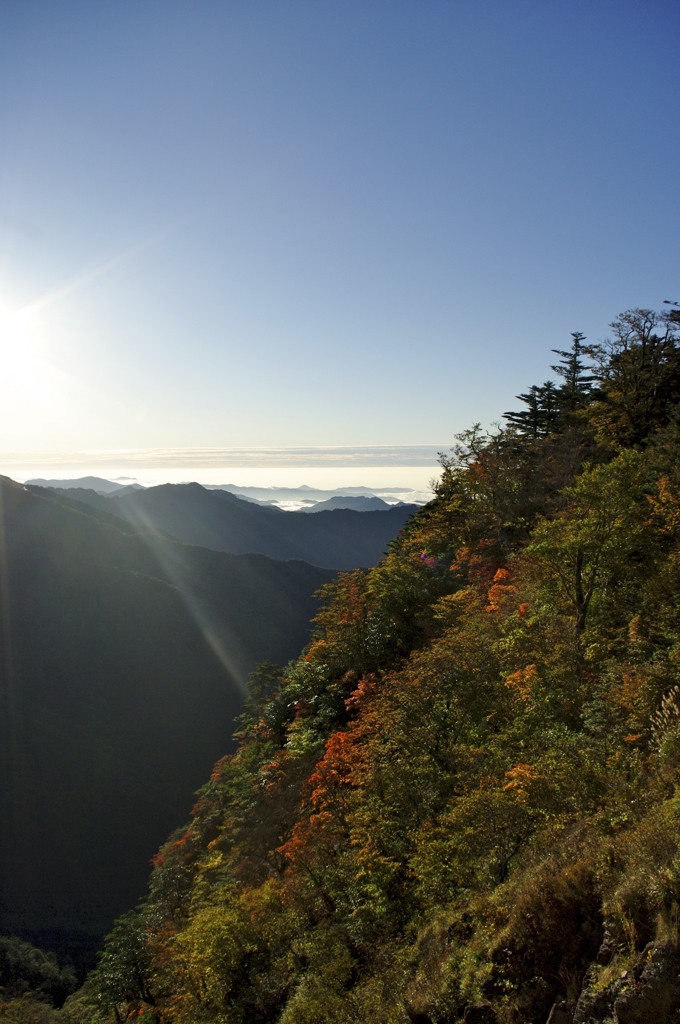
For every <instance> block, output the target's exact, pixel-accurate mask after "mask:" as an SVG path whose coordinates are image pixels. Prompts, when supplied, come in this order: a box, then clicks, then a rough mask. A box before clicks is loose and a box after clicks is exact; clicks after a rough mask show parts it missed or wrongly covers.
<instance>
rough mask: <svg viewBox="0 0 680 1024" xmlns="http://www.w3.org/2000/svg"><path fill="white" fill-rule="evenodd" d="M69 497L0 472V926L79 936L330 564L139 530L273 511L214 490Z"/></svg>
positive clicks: (131, 899)
mask: <svg viewBox="0 0 680 1024" xmlns="http://www.w3.org/2000/svg"><path fill="white" fill-rule="evenodd" d="M83 493H86V494H87V495H88V496H91V495H94V497H95V498H98V499H99V501H100V502H101V503H102V505H101V507H97V508H95V507H94V505H95V502H94V501H90V503H88V504H85V503H83V502H82V501H79V500H76V497H74V494H75V492H73V491H62V492H59V493H58V492H55V491H52V490H47V489H38V488H35V489H34V488H27V487H24V486H23V485H20V484H16V483H14V482H12V481H11V480H9V479H7V478H5V477H2V478H0V612H1V614H0V623H1V626H2V650H1V654H0V701H1V707H0V711H1V715H0V930H5V931H7V930H13V929H24V928H36V929H37V928H42V929H44V928H57V929H58V928H71V929H72V928H74V927H79V928H83V929H86V930H87V929H90V930H94V931H97V930H100V929H102V928H105V927H107V926H108V925H110V923H111V920H112V919H113V917H114V916H115V915H116V914H118V913H120V912H122V911H123V910H125V909H127V908H128V907H130V906H131V905H133V904H134V903H135V901H136V900H137V899H138V897H139V896H140V895H141V893H142V891H143V889H144V885H145V881H146V877H147V869H148V859H149V857H150V856H151V855H152V853H153V852H154V850H155V849H156V848H157V846H158V844H159V842H160V841H161V840H162V839H163V838H164V837H165V836H166V835H167V834H168V833H169V832H170V831H172V829H173V828H175V827H176V826H177V824H178V823H179V822H181V821H182V820H183V818H184V817H185V816H186V814H187V811H188V809H189V807H190V805H191V802H192V794H193V793H194V791H195V789H196V787H197V786H198V785H199V784H200V783H202V782H203V780H204V779H205V777H206V774H207V773H208V772H209V770H210V767H211V765H212V763H213V762H214V760H215V759H216V758H217V757H219V756H221V755H222V754H224V752H225V751H226V750H227V749H228V748H229V745H230V739H231V734H232V732H233V721H234V716H235V715H236V714H237V713H238V712H239V709H240V706H241V703H242V696H243V690H242V687H243V681H244V679H245V677H246V676H247V674H248V672H249V671H251V670H252V669H253V668H254V667H255V665H256V664H257V663H258V662H262V661H264V660H266V659H269V660H272V661H275V662H277V663H286V662H287V661H288V660H289V659H290V658H291V657H293V656H294V655H295V654H296V653H297V652H298V651H299V650H300V648H301V647H302V646H304V644H305V643H306V640H307V637H308V623H309V619H310V617H311V616H312V615H313V614H314V611H315V607H316V602H315V601H314V600H313V598H312V596H311V595H312V594H313V592H314V591H315V590H317V589H318V587H319V586H321V585H322V584H323V583H324V582H326V581H327V580H329V579H330V578H331V577H332V575H333V573H332V572H331V571H330V570H326V569H321V568H318V567H315V566H312V565H310V564H307V563H305V562H302V561H287V562H282V561H274V560H273V559H271V558H268V557H265V556H263V555H262V554H238V555H234V554H230V553H225V552H221V551H215V550H208V549H207V548H204V547H197V546H189V545H188V544H183V543H178V542H177V541H176V540H173V539H172V538H170V537H169V536H168V535H167V534H164V533H161V532H160V531H159V530H157V529H155V528H154V523H155V521H157V520H164V521H165V522H166V524H167V525H168V526H173V527H175V528H176V529H177V531H178V532H180V533H184V534H185V535H192V536H191V539H194V538H197V537H212V535H213V533H214V532H215V531H217V522H218V520H219V513H220V511H221V510H223V509H224V510H225V513H224V514H225V516H226V518H229V513H230V510H231V507H232V504H234V503H236V504H237V505H238V506H239V512H240V511H241V506H242V507H243V509H245V510H246V511H247V512H249V513H250V514H251V515H253V514H254V515H255V516H257V515H260V516H263V517H266V518H267V519H271V520H272V521H274V520H278V519H279V518H283V519H284V520H285V519H286V518H287V517H286V515H285V514H284V513H277V512H276V511H273V512H272V511H267V510H262V509H258V508H257V506H253V505H247V504H246V503H245V502H242V501H239V500H238V499H236V498H234V497H233V496H231V495H229V494H222V493H217V494H213V493H212V492H208V491H205V490H204V489H203V488H198V487H192V486H189V487H187V488H178V489H170V490H167V489H164V488H159V489H152V490H149V491H140V492H137V493H135V492H129V493H128V494H126V495H125V496H124V497H121V498H120V499H119V500H118V501H117V502H114V501H110V499H108V498H106V497H103V496H101V495H96V494H95V492H94V491H92V490H88V491H86V492H82V491H79V492H77V498H81V497H82V495H83ZM163 510H165V511H164V512H163ZM114 511H115V512H116V515H114V514H113V513H114ZM121 513H122V514H123V515H124V516H125V519H121V518H119V516H120V515H121ZM211 515H212V518H211ZM354 515H357V514H356V513H355V514H354ZM202 516H205V517H206V522H205V523H203V524H202V523H201V522H200V520H201V517H202ZM300 518H304V519H305V521H308V522H315V521H316V520H318V519H320V518H322V517H321V516H305V517H300ZM369 518H370V517H369ZM398 518H399V516H397V519H398ZM244 522H245V519H244ZM192 524H193V525H192ZM396 528H397V527H396V523H395V531H396ZM233 529H234V530H235V529H236V527H235V526H234V527H233ZM290 546H291V545H289V547H290Z"/></svg>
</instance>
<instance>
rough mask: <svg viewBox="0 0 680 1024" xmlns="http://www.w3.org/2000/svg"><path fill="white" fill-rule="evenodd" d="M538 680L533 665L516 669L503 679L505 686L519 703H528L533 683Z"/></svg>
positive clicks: (535, 667) (536, 670) (536, 668)
mask: <svg viewBox="0 0 680 1024" xmlns="http://www.w3.org/2000/svg"><path fill="white" fill-rule="evenodd" d="M537 680H538V667H537V666H536V665H534V664H531V665H525V666H524V668H518V669H517V670H516V671H515V672H511V673H510V675H509V676H506V677H505V685H506V686H507V687H509V688H510V689H511V690H512V692H513V694H514V695H515V696H516V697H517V698H519V700H521V701H524V702H526V701H528V700H529V699H530V697H531V694H532V690H533V686H534V683H535V682H536V681H537Z"/></svg>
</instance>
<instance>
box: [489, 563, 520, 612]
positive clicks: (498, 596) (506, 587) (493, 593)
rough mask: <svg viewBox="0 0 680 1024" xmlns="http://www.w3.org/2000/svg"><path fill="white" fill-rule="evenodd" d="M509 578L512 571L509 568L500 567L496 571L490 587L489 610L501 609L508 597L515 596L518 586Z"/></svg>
mask: <svg viewBox="0 0 680 1024" xmlns="http://www.w3.org/2000/svg"><path fill="white" fill-rule="evenodd" d="M509 580H510V572H509V570H508V569H498V570H497V571H496V574H495V576H494V578H493V583H492V584H491V586H490V587H489V594H488V599H489V603H488V605H487V607H486V610H487V611H488V612H498V611H501V609H502V607H503V605H504V604H505V603H506V601H507V599H508V598H510V597H513V596H514V594H515V590H516V588H515V587H514V586H513V584H512V583H510V582H509Z"/></svg>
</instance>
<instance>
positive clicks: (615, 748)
mask: <svg viewBox="0 0 680 1024" xmlns="http://www.w3.org/2000/svg"><path fill="white" fill-rule="evenodd" d="M622 339H623V340H622ZM655 339H656V340H655ZM584 341H585V339H583V336H582V335H574V346H575V347H574V348H572V350H570V351H568V352H562V351H561V350H557V354H558V355H559V356H560V357H561V360H560V362H559V363H558V367H557V368H556V371H557V376H558V377H559V378H560V380H561V383H558V384H556V385H554V386H552V387H551V388H547V387H546V386H545V385H543V386H541V387H538V388H534V389H532V390H531V391H530V392H529V393H528V395H525V396H520V399H521V400H522V401H526V403H527V404H528V410H527V412H526V414H520V413H518V414H512V415H510V414H508V417H507V418H508V425H507V426H506V427H504V428H502V429H498V430H497V431H495V432H492V433H491V434H486V433H484V432H483V431H481V430H480V429H479V428H474V429H473V430H471V431H468V432H466V433H465V434H463V435H461V437H460V438H459V443H458V445H457V446H456V447H455V448H454V449H453V450H452V452H451V453H450V454H446V455H443V456H442V474H441V478H440V480H439V481H438V482H437V483H436V484H435V487H434V497H433V499H432V501H431V502H430V503H429V504H428V505H427V506H425V507H424V508H423V509H422V510H421V511H420V512H418V513H417V514H416V515H414V516H413V517H412V519H411V520H410V521H409V523H408V524H407V525H406V527H405V528H404V530H403V531H402V533H401V535H400V536H399V537H398V538H397V540H396V541H395V542H394V543H393V544H392V546H391V548H390V550H389V551H388V552H387V553H386V555H385V558H384V559H383V560H382V562H381V563H380V564H379V565H377V566H375V567H374V568H372V569H369V570H365V571H364V570H362V571H355V572H348V573H341V574H339V576H338V577H337V579H336V580H335V581H334V582H333V583H331V584H329V585H328V586H327V587H326V588H324V590H323V592H322V594H321V597H322V607H321V611H320V612H319V614H318V616H317V619H316V622H315V633H314V636H313V639H312V641H311V643H310V645H309V646H308V648H307V649H306V650H305V651H304V652H302V654H301V655H300V657H299V659H297V660H296V661H294V662H292V663H291V664H290V665H288V666H286V667H285V668H284V669H282V670H277V671H276V672H274V673H273V675H272V674H271V673H270V677H268V679H269V681H268V683H267V685H263V684H262V678H260V679H259V681H258V684H257V686H256V687H255V688H254V692H253V694H251V699H250V700H249V702H248V704H247V706H246V711H245V713H244V716H243V718H242V720H241V722H240V724H239V732H238V737H239V747H238V749H237V751H236V753H235V754H234V755H233V756H230V757H228V758H225V759H223V761H221V762H220V763H219V764H218V765H217V766H216V769H215V771H214V773H213V775H212V777H211V778H210V780H209V781H208V782H207V783H206V785H205V787H204V788H203V790H202V791H201V793H200V794H199V797H198V802H197V804H196V807H195V809H194V815H193V818H192V821H191V822H190V823H189V826H188V828H187V829H185V830H182V831H181V832H180V833H178V835H177V836H176V837H174V838H173V839H171V840H170V841H169V842H168V844H167V845H166V846H165V847H164V848H163V850H161V851H160V853H159V854H158V855H157V857H156V858H155V859H154V867H153V875H152V879H151V884H150V890H149V895H148V897H147V898H146V900H145V902H144V903H143V905H142V907H141V908H140V910H139V917H138V918H137V919H136V920H135V929H136V931H135V933H134V934H135V942H137V943H139V935H140V934H141V935H142V937H143V941H142V946H143V950H144V957H143V960H142V961H140V959H139V948H138V945H134V943H132V946H133V947H134V949H135V950H137V952H136V954H135V955H136V956H137V960H136V961H135V962H134V964H133V962H132V960H130V964H129V971H128V974H127V975H126V974H125V971H124V970H123V966H122V959H121V967H120V973H121V978H122V979H123V980H121V983H120V984H119V985H118V987H117V988H116V987H115V986H112V985H108V987H107V986H106V985H104V983H103V974H102V968H100V969H99V971H98V972H95V974H94V975H93V976H92V977H91V978H90V980H89V981H88V983H87V986H86V994H88V995H87V1000H89V1002H88V1001H87V1000H85V1002H83V999H84V997H83V996H82V995H81V996H80V1000H81V1003H80V1005H81V1006H84V1005H85V1004H86V1003H87V1005H88V1006H89V1007H90V1010H88V1011H87V1012H90V1013H95V1012H96V1014H98V1016H96V1017H81V1018H77V1019H81V1020H90V1019H96V1020H100V1021H113V1020H124V1019H132V1018H133V1016H134V1015H137V1016H136V1019H143V1020H149V1021H151V1020H154V1021H157V1022H159V1024H200V1022H215V1024H217V1022H219V1024H246V1022H248V1024H258V1022H261V1024H277V1022H279V1024H321V1022H324V1024H325V1022H336V1024H350V1022H351V1024H363V1022H365V1021H369V1020H375V1021H379V1022H385V1024H391V1022H394V1024H397V1022H399V1024H403V1022H407V1021H418V1022H421V1024H427V1022H432V1024H434V1022H440V1024H445V1022H452V1024H453V1022H456V1021H459V1020H462V1019H463V1016H464V1013H465V1009H466V1007H468V1006H470V1005H476V1004H479V1003H485V1004H488V1005H489V1006H491V1007H492V1008H493V1012H494V1013H495V1014H496V1019H497V1020H499V1021H502V1022H507V1024H510V1022H517V1024H519V1022H522V1021H529V1020H532V1021H533V1020H545V1019H547V1016H548V1014H549V1012H550V1009H551V1006H552V1005H553V1004H554V1003H556V1002H557V1001H559V1000H563V1001H564V1003H565V1005H567V1006H568V1005H571V1006H572V1009H573V1000H574V991H575V989H574V984H575V981H574V979H575V978H576V977H577V976H578V977H581V976H582V975H583V974H584V972H585V970H586V968H587V967H588V965H589V964H590V963H591V962H592V961H593V960H594V958H595V956H596V954H597V951H598V946H599V944H600V943H601V942H602V938H603V935H604V933H605V932H607V934H608V935H609V936H610V938H611V949H612V952H611V957H619V958H620V960H621V962H622V963H623V962H624V961H625V957H626V956H627V955H632V953H633V952H634V951H636V950H639V949H640V948H641V944H644V942H646V941H649V939H650V937H653V936H654V932H655V929H658V928H660V927H662V922H663V921H666V922H668V921H671V920H675V921H676V922H677V919H678V912H679V907H680V867H679V865H680V839H679V838H678V837H680V832H678V831H677V828H676V827H675V824H673V825H672V826H671V823H676V822H677V814H678V812H677V803H676V801H677V797H676V787H677V785H678V781H679V775H678V773H679V772H680V710H678V708H680V701H679V700H677V693H678V689H677V687H678V670H679V669H680V644H679V642H678V636H679V635H680V634H679V629H678V627H679V626H680V622H679V614H680V613H679V609H680V592H679V590H680V574H679V573H678V569H679V568H680V548H679V541H680V529H679V524H680V513H679V509H680V499H679V497H678V496H679V495H680V469H679V467H680V458H679V456H680V428H679V425H678V408H679V407H678V401H679V400H680V392H679V391H678V388H677V386H676V385H677V382H678V381H679V380H680V374H679V370H680V348H679V345H678V332H677V325H675V324H674V323H673V322H672V321H671V320H670V319H669V318H668V317H667V316H664V315H663V314H650V313H649V312H648V311H640V310H633V311H629V312H628V313H626V314H624V315H623V316H622V317H621V318H619V319H618V320H617V321H615V325H614V326H613V336H612V341H611V342H610V343H608V345H607V346H588V345H587V344H585V343H584ZM624 341H625V344H624ZM652 395H656V396H657V400H656V402H653V401H652V400H651V396H652ZM255 691H257V692H255ZM669 695H671V696H669ZM650 894H652V895H650ZM650 901H651V903H650ZM650 906H653V910H654V912H653V913H651V911H650V909H649V908H650ZM673 915H675V917H674V916H673ZM660 922H661V923H660ZM140 929H141V932H140ZM558 932H559V934H560V935H561V938H560V940H559V941H558V940H557V938H556V935H557V933H558ZM128 946H130V943H128ZM107 955H108V954H107ZM125 956H128V957H130V956H131V954H130V951H129V949H128V952H127V953H126V952H125V951H124V950H123V952H121V953H120V958H124V957H125ZM617 962H618V961H617ZM140 963H141V966H140ZM135 970H139V971H141V972H142V977H141V978H138V979H137V981H136V982H135V981H134V971H135ZM131 979H132V980H131ZM570 1000H571V1003H570ZM92 1007H94V1008H95V1009H92ZM74 1012H75V1010H74ZM83 1012H84V1011H83ZM75 1019H76V1018H75V1017H74V1020H75ZM480 1019H481V1018H480Z"/></svg>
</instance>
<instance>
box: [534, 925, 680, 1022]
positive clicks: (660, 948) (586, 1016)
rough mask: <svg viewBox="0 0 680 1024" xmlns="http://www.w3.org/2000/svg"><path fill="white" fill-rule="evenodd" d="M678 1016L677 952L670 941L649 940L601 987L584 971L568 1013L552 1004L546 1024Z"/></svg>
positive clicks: (663, 1019)
mask: <svg viewBox="0 0 680 1024" xmlns="http://www.w3.org/2000/svg"><path fill="white" fill-rule="evenodd" d="M679 1019H680V956H679V954H678V949H677V948H676V946H675V945H674V944H673V943H670V942H666V943H649V945H647V946H646V947H645V949H644V950H643V952H642V953H641V954H640V956H639V957H638V959H637V960H636V962H635V963H634V965H633V967H632V968H631V969H630V970H628V971H625V972H624V973H623V974H622V975H621V977H620V978H617V979H616V980H615V981H613V982H611V983H610V984H609V985H607V986H606V987H604V988H597V987H596V969H595V968H592V969H591V970H590V971H589V972H588V974H587V975H586V979H585V983H584V986H583V988H582V990H581V994H580V996H579V998H578V1002H577V1003H576V1007H575V1009H574V1011H573V1015H572V1016H570V1015H569V1013H568V1010H567V1008H566V1007H565V1005H564V1004H556V1005H555V1006H553V1008H552V1011H551V1013H550V1017H549V1019H548V1021H549V1024H672V1022H674V1021H676V1022H677V1021H678V1020H679Z"/></svg>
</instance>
